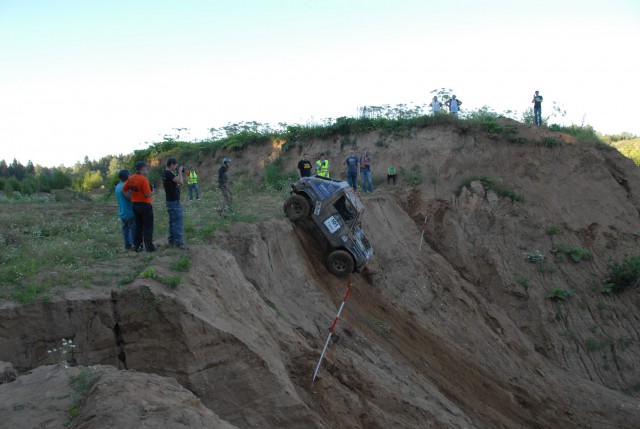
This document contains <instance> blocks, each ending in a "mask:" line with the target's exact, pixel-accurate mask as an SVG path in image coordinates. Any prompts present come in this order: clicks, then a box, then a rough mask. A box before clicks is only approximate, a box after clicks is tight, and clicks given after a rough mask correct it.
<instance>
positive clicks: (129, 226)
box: [115, 157, 233, 252]
mask: <svg viewBox="0 0 640 429" xmlns="http://www.w3.org/2000/svg"><path fill="white" fill-rule="evenodd" d="M230 167H231V158H228V157H226V158H224V159H223V161H222V165H221V166H220V168H219V170H218V187H219V188H220V191H221V193H222V197H223V200H224V204H222V205H221V206H220V208H219V210H218V212H219V213H220V214H221V215H222V214H223V213H224V212H225V211H227V210H230V209H231V204H232V202H233V195H232V192H231V188H230V186H229V184H230V180H229V168H230ZM135 170H136V171H135V173H133V174H131V172H130V171H129V170H120V172H119V173H118V177H119V178H120V183H118V185H116V188H115V193H116V200H117V201H118V216H119V217H120V219H121V221H122V236H123V239H124V247H125V249H127V250H134V251H136V252H141V251H143V250H146V251H147V252H154V251H155V250H156V249H157V246H156V245H155V244H154V243H153V205H152V202H153V187H152V186H151V183H150V182H149V179H148V178H147V173H148V171H149V164H147V163H146V162H145V161H138V162H136V164H135ZM185 175H186V183H187V184H188V186H189V200H190V201H192V200H193V195H194V193H195V197H196V201H198V200H199V199H200V190H199V188H198V173H197V172H196V169H195V167H193V166H191V167H190V168H189V170H188V171H187V170H186V169H185V167H183V166H181V165H180V164H179V163H178V160H177V159H176V158H169V159H168V160H167V166H166V168H165V169H164V171H163V172H162V185H163V188H164V192H165V206H166V208H167V214H168V215H169V234H168V242H169V247H175V248H178V249H186V247H185V245H184V237H183V234H182V231H183V224H184V221H183V219H184V217H183V213H184V212H183V209H182V205H181V203H180V191H181V187H182V186H183V185H184V184H185Z"/></svg>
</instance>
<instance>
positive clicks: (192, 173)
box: [187, 165, 200, 201]
mask: <svg viewBox="0 0 640 429" xmlns="http://www.w3.org/2000/svg"><path fill="white" fill-rule="evenodd" d="M187 184H188V185H189V201H193V191H194V190H195V191H196V201H198V200H199V199H200V190H199V189H198V173H197V172H196V168H195V167H194V166H193V165H192V166H191V168H189V171H187Z"/></svg>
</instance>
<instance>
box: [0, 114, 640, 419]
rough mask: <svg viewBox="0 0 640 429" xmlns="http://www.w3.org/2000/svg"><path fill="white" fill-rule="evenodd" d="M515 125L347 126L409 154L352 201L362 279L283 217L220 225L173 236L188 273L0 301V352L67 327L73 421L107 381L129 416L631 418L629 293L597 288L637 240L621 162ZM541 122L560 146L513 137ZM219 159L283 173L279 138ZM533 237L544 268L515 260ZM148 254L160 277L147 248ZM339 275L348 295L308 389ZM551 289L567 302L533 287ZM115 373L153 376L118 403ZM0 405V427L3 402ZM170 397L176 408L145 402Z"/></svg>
mask: <svg viewBox="0 0 640 429" xmlns="http://www.w3.org/2000/svg"><path fill="white" fill-rule="evenodd" d="M519 133H520V135H521V136H523V137H525V138H526V139H527V142H526V143H517V144H514V143H508V142H507V141H505V140H502V139H501V138H500V137H495V136H489V135H486V134H484V133H478V132H475V131H474V130H464V129H462V130H461V129H459V128H455V127H451V126H443V127H435V128H432V129H427V130H421V131H418V132H416V133H415V134H414V135H413V136H411V137H406V138H403V139H397V140H392V139H390V138H388V137H385V136H380V135H378V134H375V133H373V134H369V135H365V136H357V138H356V145H357V150H358V151H361V150H364V149H369V150H370V151H371V152H372V154H373V157H374V162H376V165H375V166H374V174H380V170H382V167H383V166H384V165H386V164H388V163H394V164H396V165H397V166H404V167H405V168H407V169H410V168H412V167H413V166H414V165H418V168H417V169H415V170H414V171H418V172H419V174H420V175H421V176H422V177H423V179H424V181H423V184H421V185H418V186H414V187H405V186H399V187H384V186H383V187H382V188H381V189H378V190H377V191H376V193H375V194H374V195H373V196H367V197H366V198H365V200H364V201H365V206H366V212H365V216H364V222H363V227H364V229H365V231H366V232H367V234H368V235H369V237H370V240H371V242H372V244H373V246H374V249H375V258H374V259H373V260H372V261H371V263H370V264H369V267H368V269H367V270H366V271H365V272H363V273H360V274H354V275H352V276H350V277H348V278H346V279H337V278H335V277H332V276H331V275H329V274H328V273H327V271H326V269H325V268H324V263H323V261H324V257H325V256H326V255H324V254H322V251H321V250H319V249H318V246H316V245H315V242H314V241H313V240H312V239H311V236H310V234H308V232H307V231H305V230H304V228H300V227H296V226H295V225H294V224H292V223H290V222H289V221H287V220H286V219H284V218H279V219H273V220H269V221H266V222H262V223H260V224H235V225H233V226H232V227H231V228H230V230H228V231H225V232H217V233H215V234H214V235H213V236H212V237H211V238H210V245H206V246H202V247H200V248H196V249H192V250H190V253H189V255H190V259H191V269H190V271H189V273H188V274H187V275H186V276H185V277H184V278H183V282H182V285H181V286H180V287H178V288H177V289H175V290H172V291H171V290H168V289H167V288H166V286H163V285H161V284H159V283H157V282H155V281H153V280H150V279H139V280H136V281H135V282H134V283H133V285H131V287H129V288H128V289H126V290H114V291H110V292H104V291H97V290H96V291H94V290H92V289H88V290H81V291H79V290H75V291H72V292H70V293H69V294H68V295H67V296H65V297H64V298H61V299H56V300H53V301H51V302H36V303H31V304H27V305H15V304H8V303H5V304H2V307H1V309H0V361H6V362H11V363H12V364H13V366H14V367H15V368H16V369H17V370H18V372H19V373H23V374H24V373H26V372H28V371H31V370H33V369H34V368H38V367H39V366H41V365H44V364H46V363H49V362H50V360H49V359H48V356H47V353H46V350H47V348H48V347H50V346H51V345H53V344H56V343H57V342H59V340H60V338H73V339H74V341H75V343H76V344H77V348H76V349H74V351H73V354H72V356H71V363H72V364H74V365H80V366H86V365H96V364H101V365H107V366H109V368H111V369H109V370H105V373H106V374H107V375H108V376H105V378H104V379H103V380H101V381H100V382H98V384H97V385H96V386H95V387H94V388H93V389H92V390H91V392H90V394H89V396H88V398H87V399H86V400H85V401H84V402H83V403H82V404H81V408H80V413H79V415H80V416H81V417H80V418H78V419H75V420H74V421H73V422H72V425H76V427H108V425H107V423H100V422H109V421H110V422H112V423H113V422H114V421H117V420H114V419H116V416H118V414H117V412H116V411H114V410H117V409H118V403H117V401H116V402H115V403H113V402H109V404H108V405H109V406H107V405H105V406H103V407H101V408H100V407H98V405H97V404H103V403H104V401H103V400H102V398H106V397H111V396H109V395H110V394H112V393H108V392H113V390H109V389H116V391H118V389H120V390H119V392H121V393H120V394H122V403H121V404H120V405H121V406H122V408H121V409H122V410H123V415H124V416H126V419H123V421H128V422H130V424H132V425H133V426H131V427H139V426H140V425H141V424H142V423H144V422H150V421H151V420H149V419H151V418H152V416H154V417H153V418H156V419H157V418H165V419H168V420H165V421H166V422H173V423H171V424H172V425H175V427H182V426H179V424H182V423H180V422H181V421H185V422H190V423H189V424H188V425H187V424H185V427H188V426H191V427H233V426H235V427H243V428H244V427H259V428H280V427H287V428H309V427H318V428H357V427H359V428H388V427H394V428H396V427H397V428H425V427H452V428H466V427H484V428H496V427H504V428H517V427H523V428H524V427H527V428H530V427H538V428H554V427H560V426H565V427H594V428H600V427H602V428H606V427H618V428H632V427H637V426H638V423H639V422H640V409H639V408H638V401H639V396H638V393H637V391H634V390H633V386H634V383H637V382H638V381H640V363H639V362H640V316H639V314H640V312H639V309H640V295H639V294H638V291H637V290H629V291H626V292H624V293H622V294H619V295H614V296H606V295H602V294H601V293H600V292H599V288H600V287H601V285H602V281H603V278H604V276H605V273H606V264H607V262H608V261H610V260H620V259H621V258H622V256H623V255H624V254H627V253H631V254H633V253H634V252H635V254H638V249H639V248H640V246H639V240H640V237H639V233H640V215H639V213H640V212H639V210H640V199H639V195H640V194H639V192H640V191H639V190H640V172H639V169H638V167H637V166H635V165H634V164H632V163H631V161H629V160H627V159H626V158H624V157H622V156H621V155H620V154H619V153H618V152H617V151H615V150H606V149H599V148H595V147H592V146H591V147H584V146H581V145H579V144H577V143H576V142H574V141H572V140H571V139H570V138H568V137H565V136H561V135H557V134H554V133H551V132H549V131H548V130H545V129H536V128H533V127H522V126H521V127H520V128H519ZM548 136H552V137H554V138H556V139H557V141H559V142H562V143H561V144H560V145H557V146H555V147H552V148H547V147H544V146H541V145H536V144H535V143H534V141H536V140H538V141H539V140H541V139H542V138H543V137H548ZM381 139H386V140H385V141H387V142H388V144H387V146H386V147H385V146H384V145H380V144H376V143H375V142H378V141H380V140H381ZM347 149H349V147H342V151H341V148H340V142H339V141H337V140H332V141H325V142H322V141H317V142H307V143H306V144H305V148H304V150H307V151H309V152H310V153H316V152H319V151H321V150H324V151H327V150H328V151H330V152H331V159H332V163H333V165H335V166H336V167H337V166H338V165H339V161H340V160H341V159H342V158H343V157H344V155H346V152H345V151H346V150H347ZM235 155H236V156H235V160H236V162H235V163H234V168H236V169H238V170H240V171H241V170H243V169H245V170H247V169H249V168H250V167H251V166H254V167H255V166H256V165H257V166H260V165H263V164H264V162H265V161H268V160H269V159H273V158H274V157H277V156H283V157H284V158H285V159H286V165H287V166H288V167H289V168H291V169H293V168H294V165H295V163H296V162H297V156H296V155H295V150H294V153H279V152H278V148H277V147H274V148H269V149H267V148H261V149H260V150H253V151H247V152H243V153H242V154H240V156H238V155H239V154H235ZM207 162H208V161H204V162H203V166H205V167H206V166H207ZM213 166H214V164H213V162H212V163H211V165H210V167H211V168H213ZM259 169H260V168H258V171H259ZM376 169H378V170H376ZM334 171H335V172H336V174H337V173H338V171H337V169H336V170H334ZM471 175H479V176H487V177H491V178H493V179H495V180H496V181H497V182H498V183H501V184H502V186H505V187H508V188H509V189H511V190H513V191H515V192H516V193H518V194H520V195H522V196H523V197H524V202H513V201H511V199H510V198H508V197H500V196H499V195H498V194H497V193H496V192H495V191H493V190H491V189H487V187H486V186H484V185H483V184H482V183H481V182H473V183H471V184H470V185H469V186H467V187H465V188H463V189H462V192H461V193H460V195H459V196H456V195H455V191H456V190H457V188H458V186H459V184H460V183H461V182H462V181H463V179H464V178H465V177H468V176H471ZM334 176H335V174H334ZM401 180H402V178H401ZM427 213H428V217H427V222H426V224H425V222H424V221H425V214H427ZM549 226H557V227H558V229H559V230H558V232H557V234H554V235H549V234H548V233H547V232H546V230H547V228H548V227H549ZM423 231H424V240H425V241H424V244H422V246H421V247H420V246H419V243H420V239H421V237H422V236H423ZM564 244H566V245H569V246H573V247H581V248H585V249H587V250H589V252H590V254H591V255H592V256H591V258H590V259H587V260H584V261H580V262H578V263H574V262H573V261H571V260H570V259H568V258H567V257H566V256H565V255H562V254H557V253H556V254H554V253H553V252H552V249H553V248H554V247H555V248H557V247H559V246H561V245H564ZM419 249H420V250H419ZM533 250H540V251H541V252H542V253H543V254H544V255H545V263H543V264H530V263H527V262H526V261H525V258H524V254H525V253H526V252H530V251H533ZM164 265H166V264H164ZM154 269H155V270H156V271H157V272H158V273H161V274H163V273H164V272H163V260H162V258H160V259H159V260H158V262H157V266H154ZM347 282H352V283H353V285H354V289H353V292H352V295H351V296H350V298H349V301H348V302H347V305H346V309H345V310H344V313H343V318H342V319H341V320H340V322H339V324H338V328H337V330H336V333H337V335H336V337H335V340H334V341H333V342H332V344H331V345H330V347H329V350H328V353H327V357H326V361H325V362H324V364H323V366H322V368H321V370H320V375H319V379H318V380H317V381H316V383H315V384H313V385H312V384H311V377H312V375H313V370H314V369H315V364H316V362H317V359H318V357H319V352H320V350H321V349H322V346H323V344H324V341H325V338H326V335H327V333H328V328H329V326H330V325H331V323H332V321H333V318H334V316H335V313H336V310H337V308H338V306H339V304H340V302H341V300H342V296H343V294H344V292H345V290H346V285H347ZM553 287H559V288H563V289H573V290H575V291H576V295H575V296H573V297H572V298H570V299H568V300H567V301H565V302H562V301H557V302H556V301H552V300H550V299H548V298H546V297H545V296H546V295H547V293H548V291H549V289H551V288H553ZM596 346H597V347H596ZM43 368H45V367H43ZM46 368H52V367H46ZM55 368H56V367H53V368H52V369H48V370H47V371H49V372H51V373H52V374H55V373H56V369H55ZM105 368H106V367H105ZM115 368H119V369H120V370H119V371H118V370H115ZM42 371H44V370H42ZM132 371H135V372H134V373H132ZM44 373H45V372H41V374H44ZM150 374H155V375H154V376H152V375H150ZM134 375H135V380H136V383H142V384H141V385H145V382H144V380H140V379H139V377H144V376H148V377H157V376H161V377H159V378H153V379H152V378H150V379H149V380H147V381H146V386H147V387H145V388H141V390H142V392H140V395H143V396H142V397H144V398H149V399H148V400H147V402H146V403H147V404H149V403H152V404H155V405H154V406H153V407H151V406H147V407H146V408H145V407H144V406H142V405H141V406H140V407H135V406H132V402H131V401H132V400H131V399H130V398H129V399H127V398H128V396H127V395H126V394H124V393H122V386H126V385H128V384H129V383H133V381H132V380H134ZM32 376H33V375H32ZM23 377H27V376H23ZM23 377H18V380H17V381H20V380H21V379H22V378H23ZM163 377H165V378H163ZM166 377H168V378H166ZM41 378H42V379H43V380H45V381H42V383H46V380H49V379H50V380H56V377H54V376H53V375H51V376H50V377H49V376H48V377H44V376H41ZM171 379H175V380H176V381H177V382H178V383H179V386H178V387H180V388H184V389H186V390H185V391H184V392H183V391H180V392H178V393H176V395H175V397H176V398H178V399H176V400H175V401H174V402H172V399H171V398H172V395H167V394H159V393H158V392H166V391H167V389H169V391H174V390H175V389H177V388H178V387H176V386H174V385H172V384H171V383H172V381H171ZM26 381H28V380H25V381H24V382H23V384H25V383H26ZM52 382H53V381H52ZM14 383H16V382H12V383H6V384H3V385H0V396H1V395H5V397H9V398H11V397H13V398H14V400H15V395H17V393H16V392H17V390H16V389H17V387H12V385H13V386H19V385H17V384H14ZM133 386H134V387H133V388H130V389H125V390H126V392H128V394H129V395H134V394H135V390H136V388H135V386H137V384H134V385H133ZM12 389H13V390H12ZM132 389H133V391H132ZM171 389H174V390H171ZM23 390H24V389H23ZM175 391H176V392H177V390H175ZM126 392H125V393H126ZM145 395H146V396H145ZM185 395H186V396H185ZM188 395H191V396H188ZM160 398H162V400H163V401H164V402H162V403H161V404H158V401H160ZM185 398H186V399H185ZM154 401H155V402H154ZM6 404H7V405H3V406H2V408H1V409H0V420H2V419H4V418H8V416H15V411H14V410H12V409H11V407H10V404H9V403H8V402H7V403H6ZM172 408H180V409H183V410H185V413H186V414H185V416H184V419H183V420H180V418H177V417H176V416H175V415H163V416H161V415H160V414H159V413H160V412H161V411H162V412H166V411H167V410H168V409H172ZM34 409H35V408H34ZM206 413H210V416H209V414H206ZM32 414H33V415H37V414H38V413H37V411H34V412H33V413H32ZM87 416H93V417H92V418H93V419H94V420H90V421H89V422H87V420H86V419H87V418H88V417H87ZM159 416H160V417H159ZM203 416H205V417H203ZM207 416H209V417H207ZM120 417H122V416H120ZM83 418H84V419H85V420H83ZM98 418H102V420H95V419H98ZM109 419H111V420H109ZM189 419H190V420H189ZM91 421H93V422H94V423H93V426H91V424H92V423H90V422H91ZM176 422H178V423H176ZM212 422H213V423H212ZM83 424H84V425H85V426H82V425H83ZM101 424H102V425H103V426H100V425H101ZM135 424H137V425H138V426H135ZM145 424H146V423H145ZM96 425H97V426H96ZM43 427H47V426H43ZM52 427H53V426H52ZM123 427H124V426H123ZM167 427H168V426H167Z"/></svg>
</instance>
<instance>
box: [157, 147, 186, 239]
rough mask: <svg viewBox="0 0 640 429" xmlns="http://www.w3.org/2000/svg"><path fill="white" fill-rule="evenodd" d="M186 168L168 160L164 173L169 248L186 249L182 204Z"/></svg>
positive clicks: (173, 160) (176, 161) (163, 182)
mask: <svg viewBox="0 0 640 429" xmlns="http://www.w3.org/2000/svg"><path fill="white" fill-rule="evenodd" d="M183 173H184V167H182V166H181V165H180V164H178V160H177V159H175V158H169V159H168V160H167V168H166V169H165V170H164V171H163V172H162V185H163V187H164V193H165V195H166V202H165V205H166V206H167V213H168V214H169V246H171V247H177V248H179V249H185V247H184V241H183V239H182V226H183V212H182V205H181V204H180V187H181V186H182V185H183V183H184V178H183V177H182V174H183Z"/></svg>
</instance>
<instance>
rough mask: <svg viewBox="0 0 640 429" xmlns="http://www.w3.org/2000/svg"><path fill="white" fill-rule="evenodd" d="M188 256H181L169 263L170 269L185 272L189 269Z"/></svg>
mask: <svg viewBox="0 0 640 429" xmlns="http://www.w3.org/2000/svg"><path fill="white" fill-rule="evenodd" d="M189 265H190V262H189V257H188V256H183V257H181V258H180V259H178V260H177V261H175V262H174V263H173V264H171V269H172V270H173V271H179V272H182V273H184V272H187V271H189Z"/></svg>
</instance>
